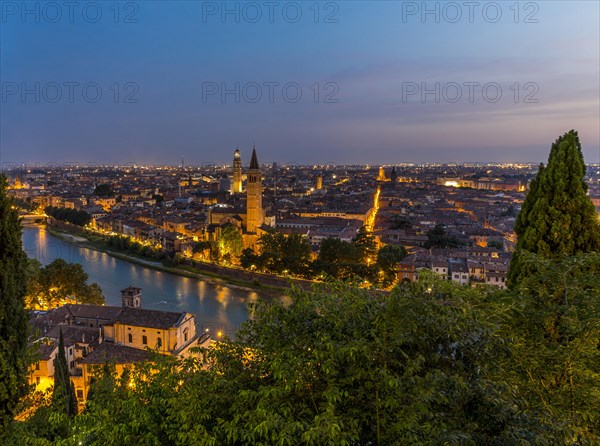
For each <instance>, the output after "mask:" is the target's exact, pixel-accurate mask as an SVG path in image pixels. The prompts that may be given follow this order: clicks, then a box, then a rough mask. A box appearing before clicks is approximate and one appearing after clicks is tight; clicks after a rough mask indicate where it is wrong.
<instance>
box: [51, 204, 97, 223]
mask: <svg viewBox="0 0 600 446" xmlns="http://www.w3.org/2000/svg"><path fill="white" fill-rule="evenodd" d="M44 211H45V212H46V214H47V215H49V216H51V217H53V218H56V219H57V220H60V221H66V222H67V223H71V224H74V225H77V226H85V225H87V224H88V223H89V222H90V221H91V220H92V217H90V215H89V214H88V213H87V212H85V211H78V210H76V209H67V208H57V207H55V206H47V207H46V209H45V210H44Z"/></svg>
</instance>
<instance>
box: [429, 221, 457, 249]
mask: <svg viewBox="0 0 600 446" xmlns="http://www.w3.org/2000/svg"><path fill="white" fill-rule="evenodd" d="M459 246H462V243H461V242H460V241H459V240H457V238H456V237H454V236H451V235H448V234H447V233H446V229H445V226H444V225H443V224H441V223H438V224H437V225H435V227H434V228H433V229H431V230H429V231H428V232H427V241H426V242H425V248H458V247H459Z"/></svg>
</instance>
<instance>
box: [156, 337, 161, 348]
mask: <svg viewBox="0 0 600 446" xmlns="http://www.w3.org/2000/svg"><path fill="white" fill-rule="evenodd" d="M161 347H162V338H156V348H161Z"/></svg>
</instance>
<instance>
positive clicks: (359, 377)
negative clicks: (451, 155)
mask: <svg viewBox="0 0 600 446" xmlns="http://www.w3.org/2000/svg"><path fill="white" fill-rule="evenodd" d="M528 261H532V262H544V261H543V260H541V259H540V258H536V257H533V258H531V259H529V260H528ZM599 261H600V257H599V256H598V255H589V256H587V257H574V258H570V259H569V260H568V262H570V263H556V262H554V263H544V264H543V265H542V266H540V268H538V271H539V273H538V274H539V275H538V276H535V277H532V280H533V282H532V283H531V284H528V285H527V286H525V285H524V286H523V288H521V289H519V290H518V291H514V290H498V289H491V288H483V289H480V288H470V287H462V286H460V285H458V284H455V283H453V282H452V281H444V280H441V279H440V278H438V277H437V275H435V274H434V273H427V272H424V273H423V274H422V277H421V280H420V281H419V282H415V283H411V284H404V285H401V286H397V287H396V288H395V289H394V290H393V291H392V292H391V293H389V294H381V293H377V294H373V293H372V292H370V291H368V290H365V289H358V288H354V287H350V286H347V285H344V284H339V283H330V284H324V285H321V286H319V287H317V288H315V289H314V290H313V291H301V290H298V289H295V290H293V292H292V296H291V297H292V303H291V304H290V305H282V304H280V303H277V302H269V303H268V302H259V303H257V304H255V305H254V307H253V318H252V320H249V321H247V322H246V323H245V324H244V325H243V327H242V329H241V330H240V331H239V332H238V334H237V338H236V339H235V340H232V339H224V340H222V341H220V342H218V343H216V344H215V345H214V347H213V348H211V349H209V350H203V351H202V356H201V358H188V359H185V360H179V359H176V358H173V357H162V358H159V359H156V360H155V361H153V363H152V364H149V363H147V364H141V365H138V366H136V367H133V368H131V370H129V371H128V372H126V373H124V374H123V375H122V376H120V377H119V376H118V375H117V374H116V373H115V370H114V367H111V366H110V365H107V366H105V367H101V368H100V369H99V370H98V372H97V375H96V379H95V381H94V383H93V385H92V389H91V395H90V396H89V400H88V403H87V407H86V409H85V411H84V413H83V414H81V415H79V416H77V417H75V419H74V421H72V422H71V424H70V427H69V431H68V432H67V433H66V435H65V437H64V438H68V439H72V441H73V443H74V444H76V442H79V441H81V442H82V444H87V445H117V444H125V443H127V442H130V443H135V444H173V445H179V444H181V445H187V444H203V445H220V444H231V445H256V444H265V445H266V444H314V445H317V444H319V445H320V444H335V445H342V444H345V445H351V444H365V445H366V444H372V445H378V444H379V445H388V444H398V445H419V444H422V445H426V444H473V445H479V444H581V445H584V444H589V445H591V444H597V442H598V441H599V440H600V437H599V435H600V423H599V419H598V414H597V410H596V409H597V407H598V404H599V402H600V400H599V398H600V391H599V390H598V389H599V388H600V386H599V384H600V375H599V372H598V370H597V364H598V363H599V361H600V350H598V349H597V346H596V344H597V340H598V336H599V335H600V327H599V326H598V320H599V318H598V316H599V314H598V312H599V311H600V310H599V309H598V307H597V306H596V307H595V308H592V304H593V302H594V299H595V298H596V297H597V295H598V291H599V290H600V283H599V281H600V278H598V277H592V276H590V275H587V274H585V273H584V271H585V270H586V269H585V268H583V267H584V266H586V265H587V266H589V265H590V264H593V263H597V262H599ZM561 262H562V261H561ZM569 265H578V266H572V267H570V266H569ZM567 270H568V271H569V272H568V273H565V274H557V273H556V272H557V271H563V272H565V271H567ZM539 282H543V283H545V284H546V287H544V288H540V287H539V286H537V284H538V283H539ZM534 284H535V285H534ZM565 284H566V288H565ZM557 291H559V292H561V293H564V292H566V293H567V294H568V297H569V316H568V317H567V316H566V315H565V312H564V306H560V305H559V306H554V304H549V303H548V302H547V301H546V300H544V299H543V297H544V296H545V295H547V294H553V293H555V292H557ZM557 312H558V313H560V314H562V316H561V327H562V328H563V329H564V330H566V331H564V332H565V333H568V338H569V344H568V347H567V348H563V347H561V344H560V342H558V343H557V342H556V341H555V340H553V339H551V338H548V337H547V336H546V335H545V333H546V327H545V320H546V319H547V317H548V315H551V314H555V313H557ZM131 383H134V385H131ZM50 419H52V418H50ZM49 430H50V431H51V432H56V429H54V428H52V429H49ZM33 432H36V433H35V434H34V433H33ZM37 432H38V431H36V430H35V429H34V428H32V429H29V426H28V424H27V423H25V424H24V425H23V426H22V427H21V430H20V432H19V434H20V435H21V438H25V439H27V438H31V437H34V438H35V437H36V436H39V435H40V434H39V433H37Z"/></svg>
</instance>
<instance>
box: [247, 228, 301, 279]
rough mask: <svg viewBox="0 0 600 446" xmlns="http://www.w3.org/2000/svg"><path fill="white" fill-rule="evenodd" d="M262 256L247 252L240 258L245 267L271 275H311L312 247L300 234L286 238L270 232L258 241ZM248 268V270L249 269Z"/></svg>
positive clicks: (280, 234)
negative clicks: (251, 267)
mask: <svg viewBox="0 0 600 446" xmlns="http://www.w3.org/2000/svg"><path fill="white" fill-rule="evenodd" d="M258 246H259V249H260V254H258V255H256V254H254V253H253V252H251V251H252V250H250V251H247V250H245V251H244V253H243V254H242V256H241V257H240V262H242V264H243V265H248V266H251V265H254V266H256V267H257V268H258V269H263V270H266V271H268V272H271V273H275V274H282V273H289V274H292V275H301V276H306V275H308V274H309V263H310V253H311V247H310V243H308V240H307V239H306V237H304V236H302V235H300V234H291V235H289V236H286V235H284V234H282V233H280V232H276V231H269V232H266V233H264V234H262V235H261V236H260V238H259V239H258ZM248 266H246V268H247V267H248Z"/></svg>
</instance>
